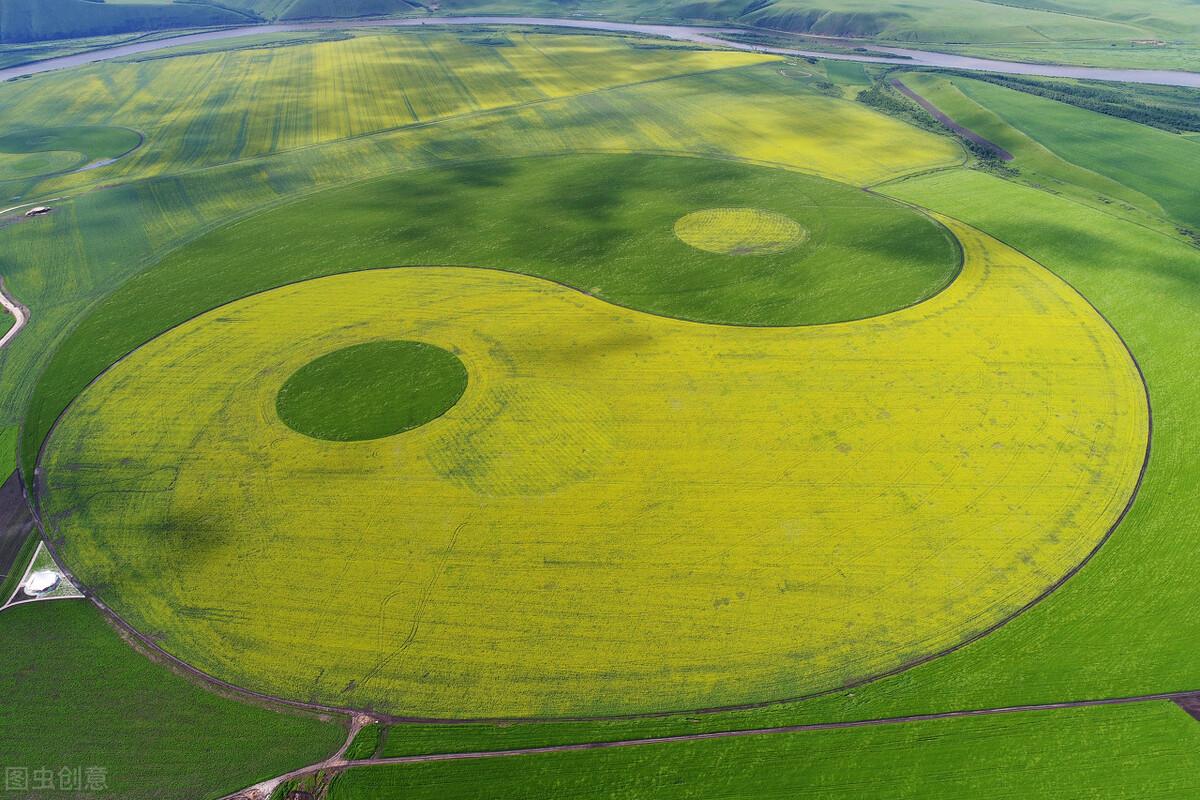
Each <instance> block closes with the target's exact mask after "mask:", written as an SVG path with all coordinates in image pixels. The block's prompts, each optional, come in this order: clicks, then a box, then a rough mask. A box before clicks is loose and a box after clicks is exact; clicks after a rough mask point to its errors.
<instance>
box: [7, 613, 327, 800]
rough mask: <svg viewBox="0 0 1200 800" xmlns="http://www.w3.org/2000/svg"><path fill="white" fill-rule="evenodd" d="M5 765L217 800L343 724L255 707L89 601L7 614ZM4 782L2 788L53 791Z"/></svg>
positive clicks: (142, 791) (116, 788)
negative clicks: (147, 645) (139, 645)
mask: <svg viewBox="0 0 1200 800" xmlns="http://www.w3.org/2000/svg"><path fill="white" fill-rule="evenodd" d="M0 639H2V640H3V642H4V647H3V648H2V649H0V692H3V694H4V696H5V697H6V698H9V699H8V700H7V701H6V702H5V707H4V710H3V712H2V714H0V728H2V729H3V731H4V738H5V743H4V763H5V765H6V766H13V767H20V766H27V767H28V768H29V769H30V770H33V769H40V768H43V767H46V768H51V769H53V770H54V772H55V774H56V776H57V773H58V771H59V770H60V769H61V768H63V767H67V768H70V769H74V768H77V767H82V768H87V767H98V768H100V769H102V770H104V776H105V783H106V785H107V792H101V793H97V794H95V795H94V796H103V797H121V798H128V800H140V799H141V798H145V799H146V800H150V798H162V797H164V796H169V797H179V798H191V799H193V800H201V799H202V798H217V797H221V796H222V795H223V794H225V793H227V792H232V791H235V790H237V789H239V788H242V787H243V786H247V785H249V784H252V783H255V782H257V781H259V780H264V779H266V778H269V777H271V776H273V775H276V774H278V773H279V772H282V771H284V770H286V769H289V768H292V767H294V766H296V765H299V764H304V763H308V762H311V761H317V760H319V759H321V758H324V757H325V756H327V755H329V754H330V753H332V752H333V751H334V750H336V749H337V747H338V745H339V744H340V743H341V740H342V738H343V737H344V735H345V734H344V729H343V728H342V727H341V726H339V725H338V724H336V723H332V722H329V723H327V722H321V721H320V720H318V719H316V718H306V717H299V716H296V715H294V714H290V713H281V712H279V711H274V710H270V709H266V708H259V707H256V706H252V705H247V704H245V703H241V702H238V701H234V700H229V699H226V698H224V697H221V696H219V695H217V694H214V693H213V692H211V691H210V690H209V689H207V688H202V687H200V686H197V685H195V684H193V683H191V682H190V681H188V680H187V679H185V678H182V677H179V676H178V675H175V674H174V673H172V672H171V671H170V670H168V669H166V668H165V667H163V666H160V665H159V664H157V663H154V662H151V661H149V660H148V659H147V658H146V657H145V656H143V655H142V654H141V653H138V652H136V651H134V650H133V649H131V648H130V646H129V644H128V643H127V642H126V641H124V640H123V639H122V638H121V637H120V636H119V635H118V634H117V633H116V631H114V630H113V629H112V628H110V627H109V626H108V625H107V624H106V623H105V622H104V620H103V618H102V617H101V616H100V613H99V612H98V611H97V610H96V609H95V608H93V607H92V605H91V604H90V603H88V602H86V601H83V600H56V601H53V602H44V603H32V604H28V605H23V606H16V607H14V608H10V609H8V610H6V611H4V612H3V613H0ZM54 795H55V792H53V791H49V792H37V793H34V794H26V793H20V792H6V791H2V790H0V797H5V798H8V797H13V798H16V797H21V798H26V797H52V796H54Z"/></svg>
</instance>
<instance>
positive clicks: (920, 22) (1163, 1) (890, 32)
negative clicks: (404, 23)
mask: <svg viewBox="0 0 1200 800" xmlns="http://www.w3.org/2000/svg"><path fill="white" fill-rule="evenodd" d="M1194 9H1195V4H1194V3H1191V2H1188V0H1155V2H1153V3H1150V4H1148V5H1147V6H1143V7H1142V9H1141V10H1139V11H1138V12H1137V13H1131V12H1130V11H1128V9H1126V8H1125V7H1123V6H1122V5H1121V4H1118V3H1116V2H1115V1H1114V0H1102V1H1101V2H1099V3H1082V2H1076V3H1074V4H1072V3H1071V2H1070V0H1068V2H1066V3H1051V2H1043V0H1015V2H1003V3H1001V2H997V1H996V0H912V1H911V2H903V1H902V0H888V2H874V0H749V2H743V0H736V1H735V0H682V1H680V0H617V2H597V1H596V0H176V2H171V3H162V2H155V0H149V2H147V1H146V0H125V2H122V3H113V2H104V0H98V1H95V0H5V2H4V4H3V5H0V44H3V43H17V42H31V41H42V40H48V39H63V38H71V37H84V36H100V35H109V34H116V33H125V32H131V31H150V30H163V29H170V28H186V27H201V26H209V25H230V24H242V23H246V22H254V21H291V20H301V19H329V18H332V19H352V18H359V17H369V16H392V15H400V14H428V13H432V14H448V15H465V14H504V15H519V14H536V15H540V16H556V17H560V16H568V15H569V16H576V17H585V18H602V19H619V20H630V21H635V20H636V21H659V22H662V21H667V22H672V21H675V22H678V21H693V22H694V21H701V22H712V23H724V24H729V23H736V24H740V25H750V26H755V27H762V28H772V29H776V30H782V31H788V32H792V33H805V34H815V35H821V36H851V37H860V38H871V39H878V40H884V41H888V42H899V43H908V44H916V45H930V46H943V47H953V46H976V47H980V46H987V47H1018V48H1019V47H1025V46H1030V45H1038V46H1043V47H1044V46H1048V45H1056V44H1057V45H1085V44H1086V45H1087V46H1088V47H1093V48H1095V47H1098V46H1100V45H1103V46H1104V47H1105V48H1109V49H1113V50H1114V52H1116V53H1118V54H1120V55H1122V56H1125V57H1127V56H1128V54H1127V53H1126V52H1125V51H1128V50H1129V48H1130V47H1131V46H1134V45H1135V43H1143V44H1144V43H1146V42H1150V43H1153V44H1154V45H1157V44H1160V43H1159V41H1158V40H1160V39H1162V40H1167V42H1176V43H1178V42H1184V43H1188V42H1195V41H1196V40H1197V38H1198V37H1200V20H1198V19H1197V15H1196V14H1195V12H1194ZM1162 44H1165V43H1162ZM1122 48H1123V49H1122ZM1147 48H1148V49H1150V50H1151V51H1152V52H1151V55H1152V56H1154V57H1156V58H1162V57H1165V55H1164V54H1166V52H1167V51H1168V50H1172V51H1173V49H1174V48H1173V47H1166V48H1163V47H1157V48H1156V47H1153V46H1151V45H1145V46H1144V47H1143V49H1147Z"/></svg>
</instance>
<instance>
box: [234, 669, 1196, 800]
mask: <svg viewBox="0 0 1200 800" xmlns="http://www.w3.org/2000/svg"><path fill="white" fill-rule="evenodd" d="M1161 701H1169V702H1173V703H1175V704H1176V705H1177V706H1179V707H1180V708H1181V709H1183V710H1184V711H1186V712H1187V713H1188V714H1190V715H1191V716H1193V717H1194V718H1197V719H1200V691H1190V692H1164V693H1161V694H1147V695H1137V696H1132V697H1113V698H1101V699H1093V700H1068V701H1063V702H1058V703H1036V704H1031V705H1018V706H1000V707H996V708H981V709H969V710H960V711H943V712H938V713H932V714H908V715H903V716H898V717H878V718H874V719H864V720H852V721H847V722H813V723H807V724H803V725H780V726H775V727H767V728H745V729H740V730H723V731H708V732H704V733H682V734H678V735H674V736H652V737H646V738H642V739H618V740H611V741H593V742H576V743H572V744H556V745H544V746H540V747H520V748H514V749H511V750H483V751H473V752H460V753H430V754H427V755H412V756H389V757H381V758H366V759H359V760H353V761H350V760H347V759H345V758H344V757H343V756H344V754H345V752H346V751H347V750H348V749H349V747H350V743H351V742H352V741H353V740H354V737H355V736H356V735H357V733H358V731H359V730H360V729H361V728H362V727H363V725H364V724H365V723H366V722H367V720H365V719H363V718H362V717H361V716H358V717H355V718H354V719H353V720H352V724H351V727H350V731H349V733H348V735H347V737H346V741H345V743H344V744H343V745H342V746H341V747H340V748H339V749H338V752H337V753H335V754H334V755H333V756H331V757H329V758H328V759H326V760H324V761H321V762H318V763H316V764H311V765H309V766H307V767H301V768H300V769H297V770H293V771H291V772H288V773H285V774H283V775H280V776H277V777H275V778H272V779H270V780H268V781H264V782H263V783H260V784H257V785H255V786H252V787H249V788H246V789H242V790H239V791H237V792H234V793H233V794H230V795H226V796H225V797H223V798H221V800H265V798H268V797H270V795H271V792H272V791H274V789H275V787H277V786H278V785H279V784H280V783H283V782H284V781H289V780H295V779H297V778H303V777H306V776H308V775H312V774H313V773H315V772H321V771H323V772H326V773H329V774H334V773H339V772H343V771H345V770H347V769H351V768H354V767H372V766H375V767H382V766H389V765H392V766H397V765H402V764H425V763H430V762H435V761H467V760H474V759H486V758H508V757H513V756H531V755H543V754H547V753H573V752H580V751H586V750H611V749H614V748H618V747H640V746H643V745H655V744H673V743H678V742H699V741H706V740H709V739H734V738H740V737H745V736H773V735H779V734H788V733H806V732H813V731H829V730H843V729H849V728H870V727H876V726H880V725H903V724H906V723H917V722H933V721H936V720H942V719H961V718H964V717H988V716H998V715H1001V714H1022V713H1031V712H1038V711H1061V710H1065V709H1072V708H1093V707H1097V706H1117V705H1130V704H1133V703H1150V702H1161Z"/></svg>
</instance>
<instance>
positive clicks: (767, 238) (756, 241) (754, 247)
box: [674, 208, 808, 256]
mask: <svg viewBox="0 0 1200 800" xmlns="http://www.w3.org/2000/svg"><path fill="white" fill-rule="evenodd" d="M674 228H675V235H676V236H678V237H679V240H680V241H681V242H683V243H684V244H687V245H691V246H692V247H695V248H696V249H697V250H704V251H705V252H708V253H721V254H723V255H727V256H766V255H773V254H775V253H786V252H787V251H788V250H791V249H792V248H794V247H796V246H797V245H799V244H800V243H801V242H803V241H804V240H805V238H807V236H808V231H806V230H804V228H802V227H800V225H799V223H797V222H796V221H795V220H794V219H792V218H791V217H786V216H784V215H783V214H776V213H775V212H774V211H764V210H763V209H761V208H706V209H704V210H702V211H693V212H692V213H691V214H685V215H684V216H682V217H680V218H679V219H677V220H675V226H674Z"/></svg>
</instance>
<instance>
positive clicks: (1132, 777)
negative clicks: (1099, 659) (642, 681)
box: [329, 703, 1200, 800]
mask: <svg viewBox="0 0 1200 800" xmlns="http://www.w3.org/2000/svg"><path fill="white" fill-rule="evenodd" d="M1198 735H1200V731H1198V730H1197V727H1196V722H1195V720H1193V719H1191V718H1189V717H1188V716H1187V715H1186V714H1184V712H1182V711H1180V710H1179V709H1177V708H1175V707H1174V706H1172V705H1170V704H1166V703H1148V704H1140V705H1134V706H1124V707H1111V708H1084V709H1070V710H1064V711H1052V712H1037V713H1025V714H1008V715H1004V716H1001V717H992V718H976V719H969V718H968V719H952V720H939V721H934V722H921V723H913V724H904V725H884V726H879V727H874V728H858V729H852V730H832V731H815V732H806V733H798V734H790V735H769V736H748V737H743V738H733V739H718V740H709V741H692V742H680V743H671V744H658V745H645V746H636V747H624V748H616V749H609V750H592V751H584V752H567V753H553V754H548V755H535V756H521V757H513V758H493V759H484V760H477V761H457V762H441V763H429V764H412V765H405V766H388V767H363V768H357V769H352V770H350V771H348V772H347V773H345V774H344V775H342V776H339V777H338V778H336V779H335V780H334V781H333V787H332V790H331V791H330V794H329V797H330V798H331V800H367V798H370V800H392V798H396V799H397V800H399V798H439V799H440V798H453V800H460V799H461V800H466V799H467V798H480V799H481V800H482V798H510V797H511V798H526V797H544V796H555V797H573V798H612V797H659V798H694V797H722V798H747V799H749V798H754V799H755V800H758V799H759V798H781V799H782V798H797V797H801V798H835V797H872V798H911V797H922V798H947V799H948V800H949V799H950V798H963V797H989V798H1014V799H1015V798H1028V797H1072V798H1076V797H1078V798H1084V797H1106V798H1147V797H1156V798H1176V797H1186V796H1188V795H1190V794H1192V793H1194V792H1195V791H1196V790H1197V788H1198V787H1200V779H1198V778H1197V774H1196V766H1197V757H1196V755H1195V746H1196V738H1197V736H1198Z"/></svg>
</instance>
